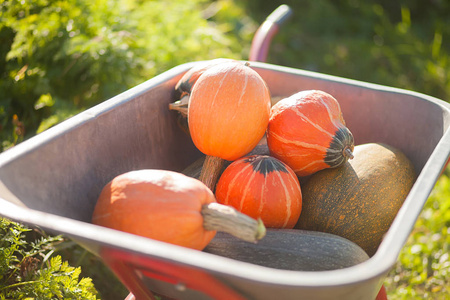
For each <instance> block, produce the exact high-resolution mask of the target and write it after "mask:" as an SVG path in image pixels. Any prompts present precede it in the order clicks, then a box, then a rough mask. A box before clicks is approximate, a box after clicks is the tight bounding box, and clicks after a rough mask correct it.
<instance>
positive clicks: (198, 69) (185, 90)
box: [169, 58, 235, 133]
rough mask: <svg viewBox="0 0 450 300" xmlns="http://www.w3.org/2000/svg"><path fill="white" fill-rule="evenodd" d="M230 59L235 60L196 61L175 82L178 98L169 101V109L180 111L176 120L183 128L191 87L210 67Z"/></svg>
mask: <svg viewBox="0 0 450 300" xmlns="http://www.w3.org/2000/svg"><path fill="white" fill-rule="evenodd" d="M231 61H234V62H235V60H233V59H229V58H216V59H212V60H207V61H204V62H201V63H198V64H197V65H195V66H194V67H192V68H191V69H189V70H188V71H187V72H186V73H184V75H183V76H182V77H181V79H180V80H179V81H178V82H177V84H176V85H175V91H176V92H177V93H178V95H177V97H178V100H177V101H175V102H173V103H170V104H169V109H170V110H175V111H178V112H179V113H180V118H179V119H178V122H179V123H181V124H180V125H181V127H182V128H183V129H184V128H185V127H187V123H186V122H187V120H186V118H187V114H188V106H189V95H190V94H191V91H192V87H193V86H194V84H195V83H196V82H197V79H198V78H199V77H200V75H202V74H203V73H204V72H205V71H206V70H207V69H209V68H210V67H212V66H215V65H218V64H220V63H223V62H231ZM187 131H189V130H187ZM188 133H189V132H188Z"/></svg>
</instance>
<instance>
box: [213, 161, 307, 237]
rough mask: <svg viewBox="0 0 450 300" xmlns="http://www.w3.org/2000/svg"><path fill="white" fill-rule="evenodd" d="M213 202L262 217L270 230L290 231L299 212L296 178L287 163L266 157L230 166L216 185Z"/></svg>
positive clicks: (300, 204)
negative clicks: (286, 229) (284, 229)
mask: <svg viewBox="0 0 450 300" xmlns="http://www.w3.org/2000/svg"><path fill="white" fill-rule="evenodd" d="M216 199H217V201H218V202H219V203H222V204H225V205H231V206H233V207H234V208H236V209H237V210H238V211H240V212H242V213H244V214H246V215H248V216H250V217H252V218H261V220H262V221H263V222H264V225H265V226H266V227H271V228H293V227H294V225H295V224H296V223H297V221H298V218H299V216H300V213H301V210H302V192H301V189H300V183H299V181H298V178H297V176H296V175H295V173H294V172H293V171H292V169H291V168H290V167H288V166H287V165H286V164H284V163H283V162H281V161H280V160H278V159H276V158H274V157H271V156H267V155H252V156H248V157H244V158H241V159H238V160H236V161H234V162H233V163H231V164H230V165H229V166H228V167H227V168H226V169H225V171H224V172H223V173H222V175H221V177H220V179H219V181H218V182H217V187H216Z"/></svg>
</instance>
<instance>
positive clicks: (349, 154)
mask: <svg viewBox="0 0 450 300" xmlns="http://www.w3.org/2000/svg"><path fill="white" fill-rule="evenodd" d="M342 154H343V155H344V157H346V158H348V159H353V157H354V156H353V152H352V150H351V149H350V148H348V147H345V148H344V151H343V153H342Z"/></svg>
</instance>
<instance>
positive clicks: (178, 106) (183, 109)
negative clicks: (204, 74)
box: [169, 94, 189, 118]
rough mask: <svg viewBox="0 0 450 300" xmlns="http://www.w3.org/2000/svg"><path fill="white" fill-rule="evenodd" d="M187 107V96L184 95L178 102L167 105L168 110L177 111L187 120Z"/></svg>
mask: <svg viewBox="0 0 450 300" xmlns="http://www.w3.org/2000/svg"><path fill="white" fill-rule="evenodd" d="M188 107H189V95H187V94H186V95H184V96H183V97H181V99H180V100H178V101H175V102H173V103H169V109H170V110H176V111H178V112H179V113H180V114H181V115H182V116H183V117H186V118H187V115H188Z"/></svg>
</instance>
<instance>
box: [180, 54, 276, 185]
mask: <svg viewBox="0 0 450 300" xmlns="http://www.w3.org/2000/svg"><path fill="white" fill-rule="evenodd" d="M270 106H271V102H270V94H269V89H268V87H267V85H266V83H265V82H264V80H263V79H262V78H261V76H260V75H259V74H258V73H257V72H256V71H254V70H253V69H251V68H250V67H249V66H248V65H247V64H243V63H241V62H225V63H221V64H218V65H216V66H213V67H210V68H208V69H207V70H206V71H205V72H204V73H203V74H202V75H201V76H200V77H199V78H198V80H197V82H196V83H195V85H194V87H193V89H192V93H191V96H190V99H189V109H188V121H189V122H188V123H189V132H190V135H191V138H192V141H193V142H194V144H195V146H196V147H197V148H198V149H199V150H200V151H201V152H203V153H204V154H206V155H207V158H206V160H205V167H203V169H202V174H203V175H202V174H201V175H200V180H202V182H205V183H206V184H207V186H208V187H210V188H211V190H213V189H214V186H215V183H216V181H217V174H216V172H215V171H214V170H215V169H217V168H221V166H222V165H223V160H230V161H233V160H236V159H238V158H240V157H242V156H244V155H245V154H247V153H249V152H250V151H251V150H252V149H253V148H254V147H255V146H256V145H257V144H258V142H259V141H260V140H261V138H262V137H263V136H264V133H265V131H266V128H267V124H268V122H269V114H270ZM211 161H214V162H213V163H212V164H211ZM210 165H213V166H214V167H213V168H210V167H209V166H210Z"/></svg>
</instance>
